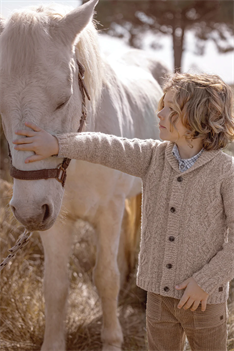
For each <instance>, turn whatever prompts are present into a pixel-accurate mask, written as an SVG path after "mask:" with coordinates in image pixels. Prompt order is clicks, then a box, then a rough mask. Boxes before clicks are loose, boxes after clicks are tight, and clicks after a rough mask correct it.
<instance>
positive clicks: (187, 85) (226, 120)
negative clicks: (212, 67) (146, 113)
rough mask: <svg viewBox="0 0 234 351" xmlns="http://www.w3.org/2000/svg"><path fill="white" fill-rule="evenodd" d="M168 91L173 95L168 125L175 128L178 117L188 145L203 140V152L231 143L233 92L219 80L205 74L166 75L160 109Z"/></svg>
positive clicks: (233, 122)
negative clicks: (185, 130)
mask: <svg viewBox="0 0 234 351" xmlns="http://www.w3.org/2000/svg"><path fill="white" fill-rule="evenodd" d="M169 90H172V91H174V92H175V94H174V99H173V109H174V111H172V113H171V114H170V116H169V117H170V122H171V124H172V125H173V127H174V128H175V129H176V126H175V122H176V120H177V119H178V118H179V117H180V118H181V122H182V124H183V125H184V126H185V127H186V128H187V133H186V135H185V138H186V139H187V141H188V143H189V145H190V146H191V140H192V139H196V138H202V140H203V148H204V149H206V150H218V149H221V148H224V147H225V146H226V145H227V144H228V143H229V142H231V141H233V140H234V116H233V114H232V104H233V96H232V91H231V88H230V87H229V86H228V85H227V84H225V83H224V82H223V81H222V79H221V78H220V77H218V76H216V75H210V74H205V73H204V74H189V73H184V74H181V73H175V74H173V75H172V76H169V77H168V79H167V81H166V83H165V85H164V88H163V92H164V95H163V97H162V98H161V100H160V101H159V106H158V108H159V110H161V109H162V108H163V107H164V96H165V94H166V93H167V92H168V91H169Z"/></svg>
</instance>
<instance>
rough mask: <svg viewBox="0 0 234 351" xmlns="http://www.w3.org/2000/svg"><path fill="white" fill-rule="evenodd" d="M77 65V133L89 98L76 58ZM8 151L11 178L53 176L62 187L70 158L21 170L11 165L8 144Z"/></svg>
mask: <svg viewBox="0 0 234 351" xmlns="http://www.w3.org/2000/svg"><path fill="white" fill-rule="evenodd" d="M77 65H78V68H79V71H78V83H79V88H80V92H81V96H82V115H81V118H80V126H79V129H78V131H77V132H78V133H80V132H82V130H83V127H84V124H85V121H86V118H87V109H86V103H85V98H86V97H87V99H88V100H90V96H89V93H88V91H87V88H86V86H85V83H84V73H85V68H84V66H83V65H82V64H81V63H80V62H79V61H78V60H77ZM8 152H9V158H10V160H11V167H10V175H11V176H12V177H13V178H16V179H22V180H38V179H50V178H55V179H57V181H58V182H60V183H61V184H62V187H64V185H65V181H66V177H67V172H66V171H67V168H68V166H69V164H70V162H71V159H70V158H64V159H63V162H62V163H60V164H59V165H58V167H57V168H51V169H40V170H35V171H21V170H19V169H17V168H15V167H14V166H13V165H12V156H11V151H10V147H9V144H8Z"/></svg>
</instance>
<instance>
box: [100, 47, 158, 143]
mask: <svg viewBox="0 0 234 351" xmlns="http://www.w3.org/2000/svg"><path fill="white" fill-rule="evenodd" d="M144 56H145V59H143V57H144ZM138 58H139V59H138ZM105 61H106V62H105V72H106V79H105V83H104V85H103V92H102V100H101V107H100V108H99V112H98V124H97V125H96V130H97V131H101V132H104V133H107V134H115V135H119V136H124V137H128V138H141V139H145V138H156V139H157V138H158V137H159V133H158V127H157V124H158V123H157V118H156V111H157V106H158V102H159V99H160V98H161V96H162V94H163V92H162V89H161V87H160V85H159V83H158V81H157V79H155V76H154V74H153V72H154V70H156V67H157V65H159V63H158V62H156V61H155V62H153V59H152V57H150V56H149V57H148V59H147V54H146V53H144V52H142V51H141V50H131V51H130V52H128V53H126V54H124V55H123V56H121V57H115V58H114V57H113V56H109V57H108V58H107V59H106V60H105ZM141 62H142V65H141ZM161 73H162V72H161ZM161 73H158V75H159V76H160V74H161ZM162 74H163V73H162Z"/></svg>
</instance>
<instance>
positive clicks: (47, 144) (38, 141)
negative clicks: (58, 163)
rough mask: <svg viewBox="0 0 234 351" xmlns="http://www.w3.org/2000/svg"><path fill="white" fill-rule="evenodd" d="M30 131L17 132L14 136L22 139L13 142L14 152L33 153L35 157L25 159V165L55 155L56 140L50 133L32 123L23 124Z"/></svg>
mask: <svg viewBox="0 0 234 351" xmlns="http://www.w3.org/2000/svg"><path fill="white" fill-rule="evenodd" d="M25 125H26V127H29V128H30V130H26V129H24V130H18V131H17V132H16V133H15V134H17V135H22V136H24V138H21V139H17V140H14V141H13V144H16V146H15V150H20V151H34V153H35V155H33V156H30V157H28V158H26V160H25V161H24V162H25V163H29V162H35V161H41V160H43V159H45V158H47V157H50V156H52V155H57V154H58V152H59V146H58V141H57V139H56V138H55V137H54V136H53V135H52V134H50V133H48V132H46V131H45V130H43V129H41V128H39V127H38V126H36V125H35V124H33V123H28V122H27V123H25Z"/></svg>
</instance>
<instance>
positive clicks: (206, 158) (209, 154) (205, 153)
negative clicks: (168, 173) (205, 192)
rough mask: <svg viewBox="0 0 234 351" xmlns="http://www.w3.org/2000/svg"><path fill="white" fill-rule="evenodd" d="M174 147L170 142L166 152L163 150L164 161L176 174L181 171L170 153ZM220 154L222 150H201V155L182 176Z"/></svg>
mask: <svg viewBox="0 0 234 351" xmlns="http://www.w3.org/2000/svg"><path fill="white" fill-rule="evenodd" d="M174 145H175V143H173V142H171V141H170V142H168V143H167V146H166V150H165V154H166V159H167V161H168V162H169V163H170V165H171V167H172V168H173V169H174V170H175V171H177V172H178V173H181V171H180V170H179V164H178V161H177V159H176V158H175V156H174V155H173V153H172V149H173V147H174ZM221 152H222V150H211V151H207V150H203V152H202V154H201V155H200V157H199V158H198V159H197V160H196V162H195V163H194V165H193V166H192V167H190V168H189V169H187V170H186V171H185V172H183V175H184V174H187V173H189V172H191V171H194V170H195V169H197V168H199V167H201V166H203V165H204V164H206V163H207V162H209V161H211V160H212V159H213V158H214V157H216V156H217V155H219V154H220V153H221Z"/></svg>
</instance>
